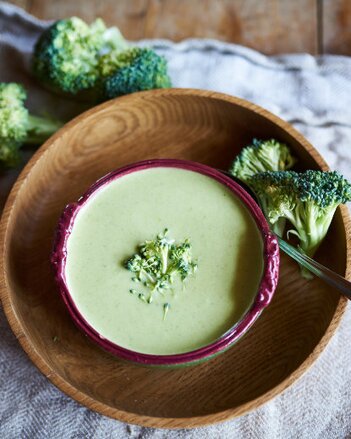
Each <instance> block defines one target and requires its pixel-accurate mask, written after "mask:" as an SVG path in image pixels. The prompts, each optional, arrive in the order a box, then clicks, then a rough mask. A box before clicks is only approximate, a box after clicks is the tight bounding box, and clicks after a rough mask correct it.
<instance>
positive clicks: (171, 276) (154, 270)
mask: <svg viewBox="0 0 351 439" xmlns="http://www.w3.org/2000/svg"><path fill="white" fill-rule="evenodd" d="M125 267H126V268H127V269H128V270H129V271H131V272H132V273H135V274H136V276H137V279H138V280H139V281H140V282H142V283H143V284H144V286H145V287H147V288H148V289H149V290H150V294H149V298H148V299H147V302H148V303H151V302H152V300H153V294H154V293H155V292H159V293H160V294H164V293H165V291H166V290H169V289H171V287H172V284H173V283H174V280H175V278H177V277H178V278H180V280H181V281H183V282H184V281H185V280H186V279H187V277H188V276H191V275H193V274H194V273H195V272H196V270H197V263H196V262H195V261H194V260H193V258H192V254H191V245H190V242H189V240H187V239H186V240H185V241H184V242H181V243H179V244H176V243H175V241H174V240H173V239H170V238H169V237H168V230H167V229H165V230H164V232H163V233H160V234H159V235H157V237H156V238H155V239H154V240H152V241H145V242H144V243H142V244H140V246H139V252H138V253H136V254H134V255H133V256H132V257H131V258H129V259H128V260H127V261H126V262H125Z"/></svg>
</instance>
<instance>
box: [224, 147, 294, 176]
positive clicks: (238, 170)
mask: <svg viewBox="0 0 351 439" xmlns="http://www.w3.org/2000/svg"><path fill="white" fill-rule="evenodd" d="M295 161H296V160H295V159H294V157H293V156H292V155H291V152H290V150H289V148H288V147H287V145H285V144H284V143H280V142H278V141H277V140H274V139H271V140H257V139H254V140H253V141H252V144H251V145H249V146H246V147H245V148H243V150H242V151H241V152H240V154H239V155H238V156H237V157H236V159H235V160H234V162H233V164H232V166H231V169H230V172H231V174H232V175H234V177H237V178H239V179H240V180H241V181H243V182H244V183H247V184H248V181H249V179H250V177H252V176H253V175H254V174H257V173H258V172H266V171H285V170H287V169H290V168H291V167H292V166H293V165H294V163H295Z"/></svg>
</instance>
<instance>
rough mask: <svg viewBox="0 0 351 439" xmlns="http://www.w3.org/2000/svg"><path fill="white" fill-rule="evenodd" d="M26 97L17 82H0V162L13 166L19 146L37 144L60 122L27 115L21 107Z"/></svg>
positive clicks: (17, 155) (50, 133) (59, 125)
mask: <svg viewBox="0 0 351 439" xmlns="http://www.w3.org/2000/svg"><path fill="white" fill-rule="evenodd" d="M26 97H27V94H26V91H25V89H24V88H23V87H22V86H21V85H20V84H17V83H0V162H1V163H4V164H5V165H7V166H13V165H15V164H16V163H17V162H18V159H19V148H20V147H21V145H22V144H40V143H42V142H43V141H45V140H46V139H47V138H48V137H50V136H51V135H52V134H53V133H54V132H55V131H56V130H57V129H58V128H60V127H61V125H62V124H61V123H60V122H57V121H54V120H50V119H47V118H43V117H39V116H33V115H31V114H29V112H28V110H27V108H26V107H25V106H24V102H25V100H26Z"/></svg>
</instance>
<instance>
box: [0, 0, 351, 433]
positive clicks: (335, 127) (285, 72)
mask: <svg viewBox="0 0 351 439" xmlns="http://www.w3.org/2000/svg"><path fill="white" fill-rule="evenodd" d="M47 25H48V23H47V22H43V21H40V20H37V19H35V18H34V17H31V16H30V15H28V14H26V13H24V12H23V11H22V10H21V9H18V8H16V7H13V6H11V5H9V4H6V3H0V65H1V70H0V80H1V81H10V80H11V81H21V82H23V83H25V84H26V85H27V87H28V88H29V102H30V107H31V108H32V109H35V110H36V111H37V112H43V111H45V109H47V108H55V114H56V115H57V116H59V117H65V118H70V117H72V116H73V115H74V114H76V113H77V112H79V111H81V110H82V107H81V106H79V105H77V106H75V107H74V108H73V107H72V105H70V106H69V107H68V106H67V103H66V102H65V100H63V99H62V100H61V101H60V103H59V105H58V104H57V98H56V97H55V98H54V99H53V98H52V97H51V96H50V94H49V93H47V92H45V91H44V90H42V89H41V88H40V87H39V86H38V84H36V83H35V81H33V80H32V79H31V78H30V76H29V75H28V69H29V55H30V53H31V50H32V47H33V44H34V42H35V40H36V38H37V36H38V34H39V32H40V31H41V30H42V29H44V28H45V27H46V26H47ZM139 44H142V45H149V46H152V47H154V48H155V49H156V50H157V51H158V52H159V53H162V54H164V55H165V56H166V57H167V59H168V60H169V67H170V73H171V76H172V78H173V83H174V85H175V86H177V87H193V88H203V89H212V90H216V91H221V92H225V93H229V94H232V95H236V96H240V97H243V98H245V99H248V100H251V101H253V102H256V103H258V104H260V105H262V106H264V107H266V108H268V109H269V110H271V111H273V112H274V113H276V114H278V115H279V116H281V117H282V118H284V119H286V120H288V121H290V122H291V123H293V124H294V125H295V127H296V128H297V129H299V130H300V131H301V132H302V133H303V134H304V135H305V136H307V138H308V139H309V140H310V141H311V142H312V144H314V146H315V147H316V148H317V149H318V150H319V151H320V152H321V153H322V155H323V156H324V157H325V159H326V160H327V161H328V162H329V165H330V166H331V167H332V168H335V169H338V170H340V171H341V172H343V173H344V174H345V175H346V176H347V177H348V178H350V179H351V147H350V146H349V143H350V141H351V105H350V96H351V59H350V58H346V57H340V56H325V57H319V58H315V57H312V56H310V55H284V56H279V57H266V56H264V55H262V54H260V53H257V52H255V51H253V50H250V49H247V48H244V47H240V46H236V45H233V44H226V43H222V42H218V41H213V40H186V41H184V42H182V43H178V44H174V43H171V42H169V41H155V40H150V41H142V42H140V43H139ZM54 101H55V105H50V104H51V103H53V102H54ZM68 109H69V112H68ZM26 154H27V156H28V155H30V152H27V153H26ZM14 176H15V173H13V172H12V173H8V175H7V176H6V177H4V175H2V176H0V191H2V192H3V191H4V190H6V189H7V187H8V186H9V182H11V179H13V178H14ZM350 334H351V311H350V308H348V312H347V314H346V317H345V318H344V320H343V322H342V324H341V326H340V328H339V330H338V331H337V334H336V335H335V336H334V337H333V339H332V340H331V342H330V343H329V345H328V347H327V348H326V350H325V351H324V352H323V354H322V355H321V356H320V358H319V359H318V361H317V362H316V363H315V364H314V366H313V367H312V368H311V369H310V370H309V371H308V372H307V373H306V374H305V375H304V376H303V377H302V378H301V379H300V380H299V381H298V382H297V383H295V384H294V385H293V386H292V387H291V388H289V389H288V390H287V391H285V392H284V393H283V394H282V395H280V396H278V397H276V398H275V399H274V400H272V401H271V402H269V403H267V404H266V405H264V406H263V407H261V408H259V409H258V410H256V411H254V412H252V413H250V414H248V415H246V416H243V417H241V418H239V419H234V420H232V421H229V422H226V423H222V424H220V425H215V426H211V427H206V428H199V429H194V430H179V431H165V430H155V429H148V428H141V427H137V426H129V425H126V424H123V423H121V422H118V421H115V420H112V419H109V418H106V417H103V416H101V415H99V414H97V413H95V412H92V411H90V410H88V409H86V408H85V407H82V406H80V405H79V404H78V403H76V402H75V401H73V400H71V399H70V398H69V397H67V396H66V395H64V394H63V393H61V392H60V391H59V390H58V389H56V388H55V387H54V386H53V385H52V384H51V383H50V382H49V381H48V380H47V379H46V378H45V377H44V376H43V375H41V374H40V372H38V370H37V369H36V368H35V367H34V366H33V365H32V363H31V362H30V361H29V359H28V358H27V356H26V355H25V354H24V352H23V351H22V349H21V348H20V346H19V344H18V342H17V341H16V339H15V337H14V336H13V334H12V332H11V330H10V328H9V326H8V324H7V322H6V319H5V317H4V315H3V313H2V312H1V314H0V394H1V398H0V437H1V438H4V439H12V438H13V439H18V438H30V439H47V438H57V439H62V438H64V439H66V438H99V439H100V438H101V439H104V438H129V437H130V438H145V439H146V438H150V439H151V438H155V439H156V438H169V439H171V438H199V439H200V438H201V439H204V438H221V439H225V438H238V439H239V438H243V439H250V438H258V439H271V438H284V439H288V438H292V439H295V438H297V437H298V438H300V439H304V438H306V439H317V438H320V439H322V438H323V439H329V438H330V439H332V438H337V439H341V438H346V437H351V344H350V342H349V340H350Z"/></svg>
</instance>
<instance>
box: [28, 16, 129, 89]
mask: <svg viewBox="0 0 351 439" xmlns="http://www.w3.org/2000/svg"><path fill="white" fill-rule="evenodd" d="M126 47H127V44H126V42H125V40H124V38H123V37H122V35H121V33H120V32H119V30H118V29H117V28H110V29H107V28H106V26H105V24H104V22H103V20H101V19H97V20H95V21H94V22H93V23H92V24H91V25H88V24H86V23H85V22H84V21H83V20H81V19H80V18H78V17H71V18H67V19H63V20H59V21H57V22H56V23H54V24H53V25H52V26H51V27H49V28H48V29H47V30H45V31H44V32H43V33H42V35H41V36H40V38H39V40H38V41H37V43H36V46H35V49H34V54H33V59H32V66H33V67H32V68H33V72H34V74H35V76H36V77H37V78H38V79H39V80H40V81H42V82H43V83H45V84H47V85H49V86H50V87H51V88H53V89H55V90H58V91H61V92H66V93H71V94H77V93H78V92H82V91H84V90H89V89H93V88H94V87H95V85H96V83H97V81H98V73H99V69H98V64H99V57H100V55H103V54H104V53H106V52H108V51H110V50H114V51H118V50H124V49H126Z"/></svg>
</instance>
